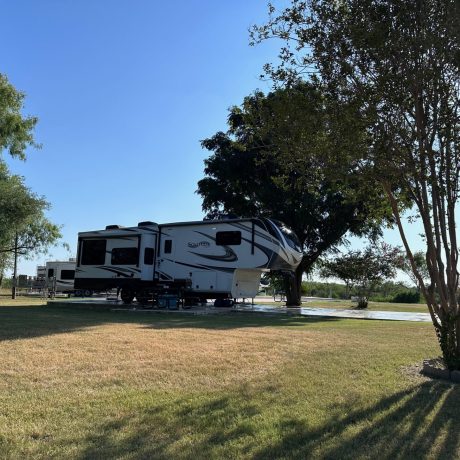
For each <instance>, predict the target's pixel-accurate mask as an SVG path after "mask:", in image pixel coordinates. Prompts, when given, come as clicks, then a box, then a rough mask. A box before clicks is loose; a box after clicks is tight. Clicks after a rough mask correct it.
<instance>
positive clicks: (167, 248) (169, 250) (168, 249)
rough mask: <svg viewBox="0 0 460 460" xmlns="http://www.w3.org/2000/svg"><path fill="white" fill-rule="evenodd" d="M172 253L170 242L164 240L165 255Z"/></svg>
mask: <svg viewBox="0 0 460 460" xmlns="http://www.w3.org/2000/svg"><path fill="white" fill-rule="evenodd" d="M171 251H172V240H165V249H164V253H165V254H171Z"/></svg>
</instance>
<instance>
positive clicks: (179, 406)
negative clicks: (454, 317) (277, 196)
mask: <svg viewBox="0 0 460 460" xmlns="http://www.w3.org/2000/svg"><path fill="white" fill-rule="evenodd" d="M437 355H438V346H437V342H436V338H435V335H434V332H433V328H432V326H431V325H430V324H422V323H409V322H407V323H404V322H397V321H395V322H390V321H360V320H342V319H308V318H297V317H284V316H283V317H280V315H277V316H276V317H273V316H265V317H264V316H261V315H254V314H250V315H245V314H237V313H233V314H227V315H219V316H190V315H178V314H170V315H165V314H155V313H148V312H135V313H133V312H118V313H116V312H97V311H76V310H72V309H66V310H65V311H63V310H59V309H56V308H49V307H45V306H43V305H42V304H41V302H40V301H39V300H37V301H31V300H18V301H16V302H13V301H11V300H7V299H3V300H1V301H0V375H1V378H0V458H78V459H89V458H101V459H113V458H122V459H140V458H165V459H166V458H175V459H176V458H178V459H182V458H192V457H193V458H257V459H265V458H312V457H313V458H350V459H351V458H353V459H355V458H440V457H442V458H458V457H459V456H460V439H459V437H460V418H459V417H458V414H459V412H460V386H456V385H454V384H450V383H445V382H442V381H435V380H430V379H427V378H425V377H421V376H420V375H419V374H418V367H417V366H418V365H419V364H420V363H421V361H422V359H423V358H427V357H435V356H437Z"/></svg>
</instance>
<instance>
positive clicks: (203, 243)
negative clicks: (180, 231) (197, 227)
mask: <svg viewBox="0 0 460 460" xmlns="http://www.w3.org/2000/svg"><path fill="white" fill-rule="evenodd" d="M187 246H188V247H189V248H198V247H200V246H201V247H203V248H209V246H211V243H210V242H209V241H200V242H199V243H192V242H189V243H188V244H187Z"/></svg>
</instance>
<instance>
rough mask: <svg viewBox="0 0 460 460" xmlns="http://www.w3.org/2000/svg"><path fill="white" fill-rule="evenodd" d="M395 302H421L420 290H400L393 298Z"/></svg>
mask: <svg viewBox="0 0 460 460" xmlns="http://www.w3.org/2000/svg"><path fill="white" fill-rule="evenodd" d="M391 301H392V302H393V303H419V302H420V292H418V291H403V292H398V294H396V295H395V296H394V297H393V299H392V300H391Z"/></svg>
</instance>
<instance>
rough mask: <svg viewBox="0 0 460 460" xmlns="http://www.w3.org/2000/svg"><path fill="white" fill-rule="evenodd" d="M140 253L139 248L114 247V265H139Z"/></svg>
mask: <svg viewBox="0 0 460 460" xmlns="http://www.w3.org/2000/svg"><path fill="white" fill-rule="evenodd" d="M138 259H139V253H138V250H137V248H113V249H112V261H111V262H112V265H137V261H138Z"/></svg>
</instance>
